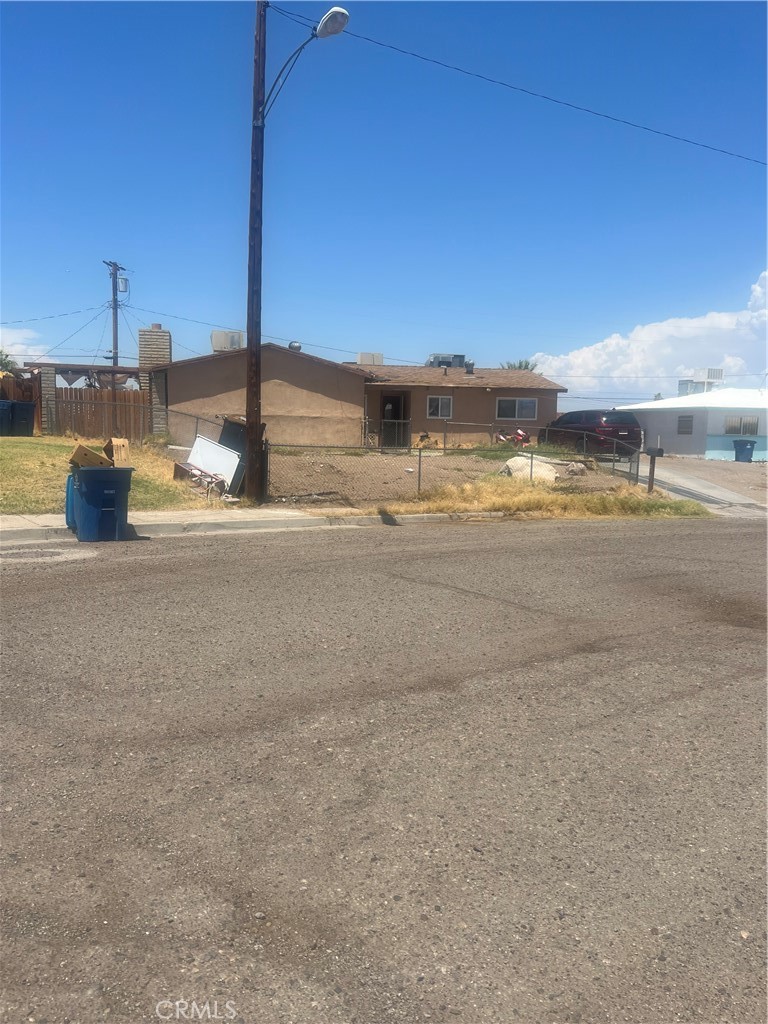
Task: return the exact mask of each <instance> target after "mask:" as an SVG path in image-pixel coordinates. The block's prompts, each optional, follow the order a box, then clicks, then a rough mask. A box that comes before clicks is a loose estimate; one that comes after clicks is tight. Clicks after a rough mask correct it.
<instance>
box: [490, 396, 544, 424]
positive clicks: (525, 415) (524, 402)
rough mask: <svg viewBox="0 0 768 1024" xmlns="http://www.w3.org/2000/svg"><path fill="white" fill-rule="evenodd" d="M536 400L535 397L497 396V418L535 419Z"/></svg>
mask: <svg viewBox="0 0 768 1024" xmlns="http://www.w3.org/2000/svg"><path fill="white" fill-rule="evenodd" d="M537 408H538V400H537V399H535V398H497V399H496V419H497V420H535V419H536V414H537Z"/></svg>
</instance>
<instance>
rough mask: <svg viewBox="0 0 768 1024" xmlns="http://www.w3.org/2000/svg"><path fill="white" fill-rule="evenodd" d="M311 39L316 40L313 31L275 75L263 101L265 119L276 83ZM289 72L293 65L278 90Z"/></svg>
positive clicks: (315, 34)
mask: <svg viewBox="0 0 768 1024" xmlns="http://www.w3.org/2000/svg"><path fill="white" fill-rule="evenodd" d="M313 39H317V33H316V32H315V30H314V29H313V30H312V35H311V36H310V37H309V39H305V40H304V42H303V43H302V44H301V46H297V47H296V49H295V50H294V51H293V53H292V54H291V55H290V57H289V58H288V60H287V61H286V62H285V64H283V66H282V67H281V68H280V70H279V71H278V73H277V75H276V77H275V80H274V82H273V83H272V85H271V86H270V89H269V92H268V93H267V97H266V99H265V100H264V116H265V117H266V115H267V111H268V108H269V105H270V104H269V101H270V100H271V99H272V94H273V93H274V92H275V88H276V86H277V84H278V82H280V79H281V78H282V77H283V74H284V73H285V69H286V68H287V67H288V65H289V64H291V61H293V64H295V63H296V61H297V60H298V59H299V57H300V56H301V54H302V51H303V50H304V47H305V46H309V44H310V43H311V42H312V40H313ZM291 71H293V65H291V67H290V69H289V70H288V74H287V75H286V76H285V79H283V82H282V83H281V85H280V89H282V87H283V85H285V82H286V81H287V79H288V75H290V73H291ZM280 89H278V90H277V92H278V93H279V92H280ZM275 99H277V94H275Z"/></svg>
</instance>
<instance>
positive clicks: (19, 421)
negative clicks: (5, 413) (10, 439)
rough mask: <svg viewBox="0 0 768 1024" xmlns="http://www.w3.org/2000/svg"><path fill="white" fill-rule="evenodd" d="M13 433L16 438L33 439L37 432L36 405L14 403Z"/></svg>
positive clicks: (12, 413)
mask: <svg viewBox="0 0 768 1024" xmlns="http://www.w3.org/2000/svg"><path fill="white" fill-rule="evenodd" d="M12 404H13V409H12V410H11V433H12V434H13V436H14V437H32V435H33V434H34V432H35V403H34V402H13V403H12Z"/></svg>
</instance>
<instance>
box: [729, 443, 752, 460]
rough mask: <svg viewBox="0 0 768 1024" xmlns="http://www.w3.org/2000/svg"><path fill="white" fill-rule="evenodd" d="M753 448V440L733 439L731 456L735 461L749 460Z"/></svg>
mask: <svg viewBox="0 0 768 1024" xmlns="http://www.w3.org/2000/svg"><path fill="white" fill-rule="evenodd" d="M754 450H755V442H754V441H734V442H733V453H734V454H733V457H734V459H735V461H736V462H751V461H752V453H753V452H754Z"/></svg>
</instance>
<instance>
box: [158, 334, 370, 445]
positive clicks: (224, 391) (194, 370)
mask: <svg viewBox="0 0 768 1024" xmlns="http://www.w3.org/2000/svg"><path fill="white" fill-rule="evenodd" d="M246 358H247V354H246V350H245V349H234V350H232V351H229V352H216V353H212V354H211V355H207V356H197V357H195V358H192V359H181V360H179V361H178V362H173V363H168V364H166V365H164V366H159V367H155V368H154V370H153V375H154V376H156V377H157V376H161V377H162V378H163V379H164V381H165V388H166V395H167V407H168V432H169V433H170V435H171V437H172V439H173V440H174V441H175V442H176V443H177V444H183V445H186V444H191V443H192V441H193V440H194V437H195V434H196V433H198V432H199V433H208V434H209V435H210V434H211V431H209V430H206V426H207V425H209V424H210V423H220V422H221V417H222V416H227V415H230V416H242V415H244V414H245V397H246V389H245V385H246ZM261 375H262V384H261V404H262V419H263V421H264V423H265V424H266V428H267V429H266V436H267V438H268V440H269V441H270V442H271V443H272V444H321V445H322V444H325V445H342V446H346V445H359V444H361V443H362V418H363V407H364V392H363V388H364V384H365V378H366V374H365V371H364V370H362V369H358V368H357V367H354V366H346V365H344V364H343V363H334V362H331V361H330V360H329V359H320V358H319V357H318V356H310V355H306V354H305V353H304V352H292V351H291V350H290V349H287V348H282V347H281V346H280V345H274V344H272V343H269V344H264V345H262V347H261Z"/></svg>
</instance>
